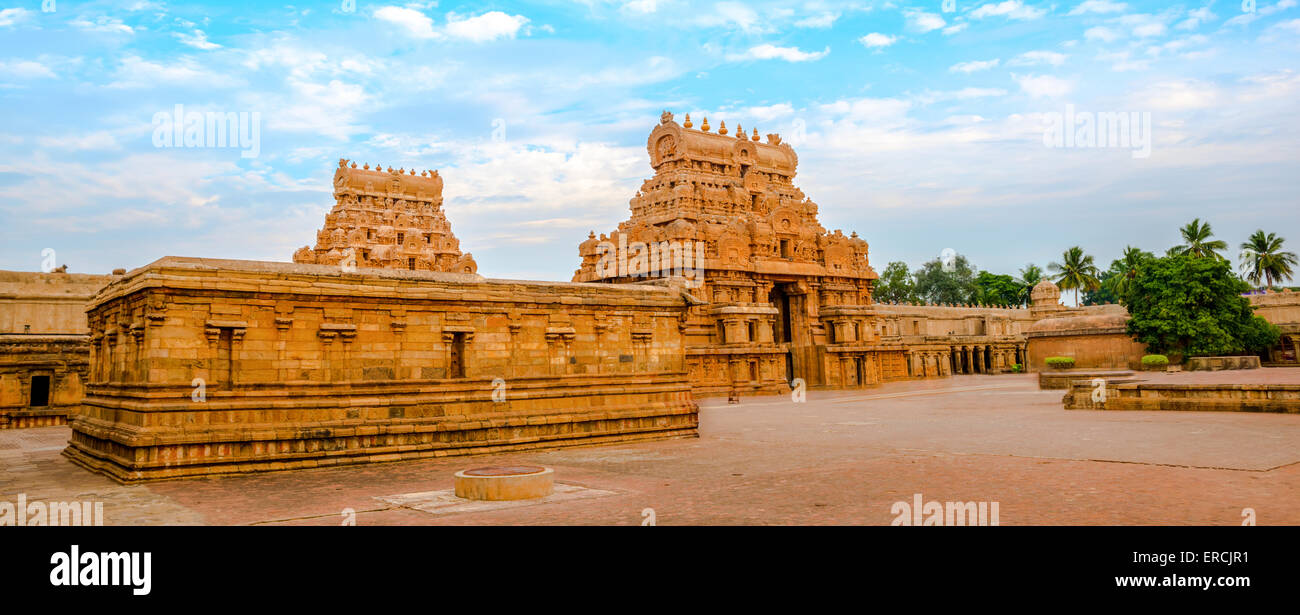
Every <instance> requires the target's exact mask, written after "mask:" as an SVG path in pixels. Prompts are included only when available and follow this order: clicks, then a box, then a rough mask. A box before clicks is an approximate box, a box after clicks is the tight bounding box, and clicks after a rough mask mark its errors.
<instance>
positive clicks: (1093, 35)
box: [1083, 26, 1119, 43]
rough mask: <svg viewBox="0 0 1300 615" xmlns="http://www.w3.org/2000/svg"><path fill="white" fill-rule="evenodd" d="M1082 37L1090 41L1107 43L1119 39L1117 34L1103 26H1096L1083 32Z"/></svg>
mask: <svg viewBox="0 0 1300 615" xmlns="http://www.w3.org/2000/svg"><path fill="white" fill-rule="evenodd" d="M1083 37H1084V38H1086V39H1088V40H1090V41H1101V42H1103V43H1109V42H1112V41H1114V40H1115V39H1117V38H1119V33H1118V32H1116V31H1114V30H1112V29H1110V28H1107V27H1105V26H1096V27H1093V28H1088V29H1087V30H1086V31H1084V33H1083Z"/></svg>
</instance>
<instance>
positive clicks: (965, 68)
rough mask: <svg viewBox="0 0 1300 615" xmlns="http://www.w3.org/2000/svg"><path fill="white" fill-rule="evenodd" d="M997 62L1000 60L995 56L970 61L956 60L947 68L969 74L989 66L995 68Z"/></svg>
mask: <svg viewBox="0 0 1300 615" xmlns="http://www.w3.org/2000/svg"><path fill="white" fill-rule="evenodd" d="M998 62H1000V60H998V59H997V58H994V59H992V60H972V61H970V62H958V63H956V64H953V65H952V66H950V67H949V68H948V70H949V72H954V73H966V74H967V75H969V74H971V73H974V72H978V71H982V70H988V69H990V68H996V67H997V65H998Z"/></svg>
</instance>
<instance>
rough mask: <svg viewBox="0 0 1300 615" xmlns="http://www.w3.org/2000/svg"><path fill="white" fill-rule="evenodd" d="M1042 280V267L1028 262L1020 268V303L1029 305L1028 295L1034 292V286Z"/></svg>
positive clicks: (1029, 298)
mask: <svg viewBox="0 0 1300 615" xmlns="http://www.w3.org/2000/svg"><path fill="white" fill-rule="evenodd" d="M1042 281H1043V269H1042V268H1041V267H1039V266H1038V265H1035V264H1033V263H1029V264H1028V265H1025V267H1024V268H1023V269H1021V270H1020V285H1021V290H1020V305H1029V302H1030V300H1031V297H1030V295H1032V294H1033V292H1034V287H1035V286H1037V285H1038V283H1039V282H1042Z"/></svg>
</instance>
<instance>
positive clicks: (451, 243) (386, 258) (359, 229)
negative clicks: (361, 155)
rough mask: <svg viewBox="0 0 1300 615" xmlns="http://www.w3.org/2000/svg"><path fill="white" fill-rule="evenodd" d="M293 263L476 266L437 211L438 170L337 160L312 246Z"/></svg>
mask: <svg viewBox="0 0 1300 615" xmlns="http://www.w3.org/2000/svg"><path fill="white" fill-rule="evenodd" d="M293 262H295V263H303V264H312V265H340V266H342V267H345V268H347V269H356V268H381V269H407V270H411V271H443V272H449V273H474V272H476V271H478V265H477V264H476V263H475V262H474V257H473V256H472V255H470V254H461V251H460V240H458V239H456V236H455V235H454V234H452V232H451V224H450V223H448V222H447V216H446V215H444V214H443V211H442V178H441V177H439V176H438V172H437V171H421V172H420V174H419V175H416V173H415V170H414V169H411V170H410V171H407V170H406V169H398V170H397V171H393V169H392V167H389V168H388V170H387V171H383V170H380V169H379V167H378V166H376V167H375V168H374V169H371V168H370V165H369V164H366V165H365V166H363V167H362V168H360V169H358V168H357V163H355V162H352V163H351V164H350V165H349V163H348V161H347V160H339V167H338V170H336V171H335V172H334V209H332V210H331V211H330V213H329V214H328V215H326V216H325V226H324V227H323V228H321V230H320V231H318V232H317V233H316V247H315V248H309V247H307V246H303V247H302V248H299V249H298V251H297V252H295V253H294V255H293Z"/></svg>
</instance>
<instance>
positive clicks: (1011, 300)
mask: <svg viewBox="0 0 1300 615" xmlns="http://www.w3.org/2000/svg"><path fill="white" fill-rule="evenodd" d="M1023 290H1024V286H1023V285H1022V284H1021V283H1020V281H1019V280H1016V279H1015V278H1013V277H1011V276H1009V275H1001V274H994V273H989V272H987V271H981V272H979V275H977V276H975V296H974V297H972V299H974V303H979V304H983V305H1020V298H1021V296H1022V293H1023Z"/></svg>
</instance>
